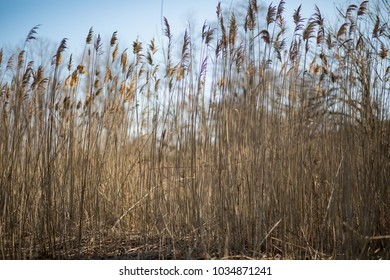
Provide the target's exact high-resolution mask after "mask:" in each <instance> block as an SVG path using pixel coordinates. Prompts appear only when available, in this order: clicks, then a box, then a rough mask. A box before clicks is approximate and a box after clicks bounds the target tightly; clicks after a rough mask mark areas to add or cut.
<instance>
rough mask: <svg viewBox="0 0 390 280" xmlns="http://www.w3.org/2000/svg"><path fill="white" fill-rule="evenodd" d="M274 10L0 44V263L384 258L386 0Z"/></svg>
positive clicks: (389, 88)
mask: <svg viewBox="0 0 390 280" xmlns="http://www.w3.org/2000/svg"><path fill="white" fill-rule="evenodd" d="M259 2H260V1H259ZM284 4H285V1H283V0H282V1H280V2H279V3H277V4H275V5H274V4H271V5H269V6H268V7H264V6H262V5H260V3H257V1H256V0H250V1H249V2H247V3H246V7H245V8H240V7H237V8H236V9H235V10H230V11H226V10H223V9H222V8H221V6H220V5H218V7H217V9H216V16H215V24H213V23H210V24H209V23H208V22H205V24H204V25H203V27H202V29H201V30H192V28H191V26H188V29H187V30H185V31H183V30H177V31H175V30H171V27H170V24H169V19H166V18H163V26H164V31H163V33H164V34H163V36H164V37H163V40H161V42H158V41H157V40H154V39H152V40H151V41H150V42H149V43H148V44H145V43H143V42H141V41H139V40H138V39H136V40H135V41H134V43H133V44H132V45H131V46H122V45H121V44H120V42H119V40H118V39H117V33H116V32H114V33H113V35H112V38H111V40H109V41H108V42H103V40H102V38H101V36H100V35H98V30H97V31H96V32H95V30H93V28H91V29H90V30H89V32H88V30H86V35H87V37H86V40H85V49H84V52H83V54H77V55H76V54H72V50H69V49H68V48H67V42H68V41H67V39H64V40H62V41H61V42H59V44H58V48H57V50H56V51H55V52H54V53H46V54H47V55H48V56H50V60H51V65H49V66H43V65H38V64H37V63H36V62H35V61H34V58H33V57H32V56H31V55H29V54H30V53H29V51H30V48H31V46H32V45H33V44H34V42H35V41H36V40H35V39H36V38H37V37H38V36H39V26H36V27H34V28H32V29H31V31H30V33H29V34H28V35H27V38H26V40H25V44H24V47H23V48H20V49H18V50H16V51H15V53H14V54H11V55H8V54H7V55H5V52H3V50H1V52H0V88H1V93H0V148H1V153H0V258H1V259H101V258H103V259H110V258H111V259H116V258H119V259H237V258H238V259H390V99H389V98H390V56H389V48H390V40H389V37H390V31H389V26H390V22H389V11H390V5H389V2H388V1H387V0H378V1H373V2H372V3H371V2H370V3H369V2H368V1H363V2H361V3H356V4H350V5H349V6H346V7H340V9H339V10H338V11H336V10H335V13H337V14H339V22H337V23H333V24H334V25H332V26H330V25H329V26H328V25H326V24H325V21H324V17H323V16H322V14H321V11H320V10H319V9H318V8H317V6H315V8H314V9H313V14H312V15H302V13H301V7H300V6H299V7H297V8H296V10H295V12H294V14H293V15H287V14H285V11H284ZM313 7H314V5H313ZM291 18H292V19H293V22H294V24H295V25H294V26H288V29H287V26H286V25H287V24H286V22H287V19H289V20H290V19H291ZM181 32H183V33H181ZM174 34H184V35H183V36H180V37H178V36H175V35H174ZM198 34H200V35H199V36H198ZM0 47H1V46H0ZM76 57H77V58H76ZM79 57H80V59H79Z"/></svg>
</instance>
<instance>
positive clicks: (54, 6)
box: [0, 0, 359, 52]
mask: <svg viewBox="0 0 390 280" xmlns="http://www.w3.org/2000/svg"><path fill="white" fill-rule="evenodd" d="M247 2H248V1H247V0H241V1H240V0H221V3H222V6H223V7H226V8H229V7H231V6H233V7H234V6H236V5H245V6H246V5H247ZM271 2H273V3H274V4H275V5H277V4H278V3H279V1H270V0H263V1H260V0H258V3H259V4H263V5H266V6H268V5H269V4H270V3H271ZM335 2H336V3H338V2H340V1H338V0H314V1H309V0H301V1H291V0H286V11H285V16H286V17H289V18H291V16H292V13H293V11H294V9H296V8H297V7H298V6H299V5H300V4H302V15H303V16H304V17H306V18H307V17H310V16H311V14H312V13H313V12H314V5H315V4H317V5H318V6H319V8H320V10H321V12H322V13H323V15H324V16H325V18H326V19H332V18H334V16H335V11H336V10H335V8H334V7H335V5H336V4H335ZM217 3H218V0H191V1H189V0H127V1H126V0H111V1H100V0H95V1H93V0H63V1H53V0H35V1H34V0H0V48H1V47H5V48H7V47H8V48H12V47H13V46H18V45H19V46H20V45H21V44H22V42H23V40H24V39H25V38H26V36H27V34H28V32H29V30H30V29H31V28H32V27H34V26H35V25H37V24H41V26H40V28H39V30H38V37H41V38H48V39H49V40H50V41H53V42H55V43H56V45H57V44H59V42H60V41H61V40H62V39H63V38H65V37H66V38H68V40H69V41H68V47H69V50H70V51H71V52H77V51H79V50H81V49H82V47H83V46H84V42H85V37H86V35H87V33H88V31H89V28H90V27H93V30H94V32H95V34H97V33H99V34H101V35H102V37H103V39H104V40H105V41H104V42H108V40H109V38H110V37H111V35H112V33H113V32H114V31H118V37H119V40H120V41H119V42H120V45H121V47H124V46H125V47H127V46H131V43H132V42H133V41H134V40H135V39H136V38H137V37H138V38H139V39H140V40H141V41H143V42H145V43H148V42H149V41H150V39H151V38H152V37H155V38H156V40H157V42H159V40H160V39H161V37H162V32H161V7H163V16H165V17H167V19H168V20H169V22H170V25H171V30H172V32H173V34H174V35H177V38H179V36H180V37H181V34H182V33H183V31H184V29H185V27H186V25H187V24H188V22H191V24H192V25H193V26H194V29H195V28H197V29H198V30H199V29H200V26H201V25H202V24H203V22H204V21H205V20H207V21H208V22H212V21H214V20H215V19H216V14H215V10H216V6H217ZM341 3H344V4H342V5H343V6H345V5H346V4H345V2H343V1H341ZM358 3H359V2H358Z"/></svg>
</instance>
